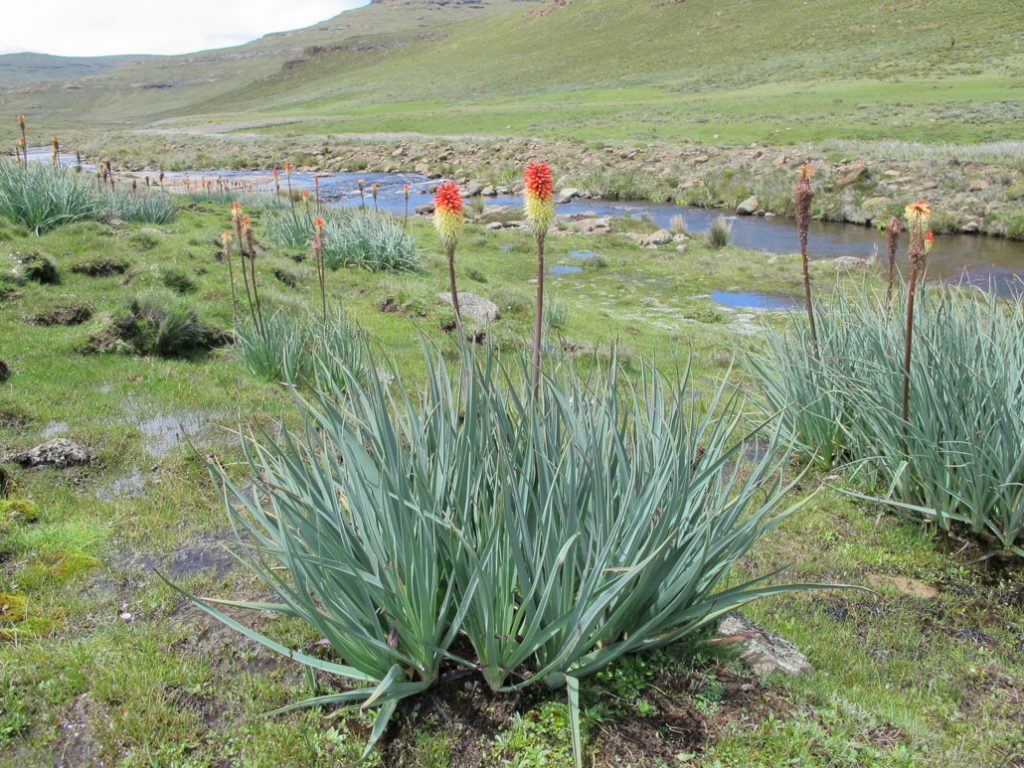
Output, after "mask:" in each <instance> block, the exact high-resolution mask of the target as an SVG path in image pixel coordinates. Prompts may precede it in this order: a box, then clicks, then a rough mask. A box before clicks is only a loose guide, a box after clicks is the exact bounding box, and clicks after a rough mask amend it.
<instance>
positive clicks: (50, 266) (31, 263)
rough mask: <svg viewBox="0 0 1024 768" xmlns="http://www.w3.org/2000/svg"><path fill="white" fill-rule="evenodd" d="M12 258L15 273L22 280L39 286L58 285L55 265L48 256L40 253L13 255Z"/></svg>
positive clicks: (57, 273)
mask: <svg viewBox="0 0 1024 768" xmlns="http://www.w3.org/2000/svg"><path fill="white" fill-rule="evenodd" d="M12 258H13V260H14V264H15V271H16V273H17V274H19V275H20V276H21V278H22V279H23V280H31V281H33V282H35V283H39V284H40V285H59V284H60V272H59V271H58V269H57V264H56V262H54V260H53V259H51V258H50V257H49V256H46V255H44V254H41V253H15V254H14V255H13V256H12Z"/></svg>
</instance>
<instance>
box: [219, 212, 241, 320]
mask: <svg viewBox="0 0 1024 768" xmlns="http://www.w3.org/2000/svg"><path fill="white" fill-rule="evenodd" d="M220 244H221V248H222V249H223V253H224V261H226V262H227V263H228V282H229V283H230V284H231V322H232V323H237V322H238V294H237V293H236V291H235V269H234V267H232V266H231V233H230V232H229V231H228V230H226V229H225V230H224V231H223V232H221V235H220Z"/></svg>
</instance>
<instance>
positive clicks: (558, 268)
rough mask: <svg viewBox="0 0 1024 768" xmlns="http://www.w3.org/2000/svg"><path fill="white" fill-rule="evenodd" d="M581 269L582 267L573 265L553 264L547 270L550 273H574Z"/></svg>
mask: <svg viewBox="0 0 1024 768" xmlns="http://www.w3.org/2000/svg"><path fill="white" fill-rule="evenodd" d="M582 271H583V267H573V266H570V265H568V264H555V266H553V267H551V269H549V270H548V272H550V273H551V274H552V275H575V274H577V273H579V272H582Z"/></svg>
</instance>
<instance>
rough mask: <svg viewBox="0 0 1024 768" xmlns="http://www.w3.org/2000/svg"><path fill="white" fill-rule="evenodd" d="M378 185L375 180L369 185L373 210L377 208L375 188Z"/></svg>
mask: <svg viewBox="0 0 1024 768" xmlns="http://www.w3.org/2000/svg"><path fill="white" fill-rule="evenodd" d="M379 186H380V185H379V184H377V183H376V182H374V183H373V184H371V185H370V196H371V197H372V198H373V210H374V211H376V210H377V189H378V188H379Z"/></svg>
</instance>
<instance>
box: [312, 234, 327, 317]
mask: <svg viewBox="0 0 1024 768" xmlns="http://www.w3.org/2000/svg"><path fill="white" fill-rule="evenodd" d="M313 257H314V259H315V260H316V276H317V279H318V280H319V281H320V304H321V306H322V307H323V312H324V322H325V323H326V322H327V287H326V285H325V282H326V274H325V272H324V220H323V217H321V216H317V217H316V218H315V219H313Z"/></svg>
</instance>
